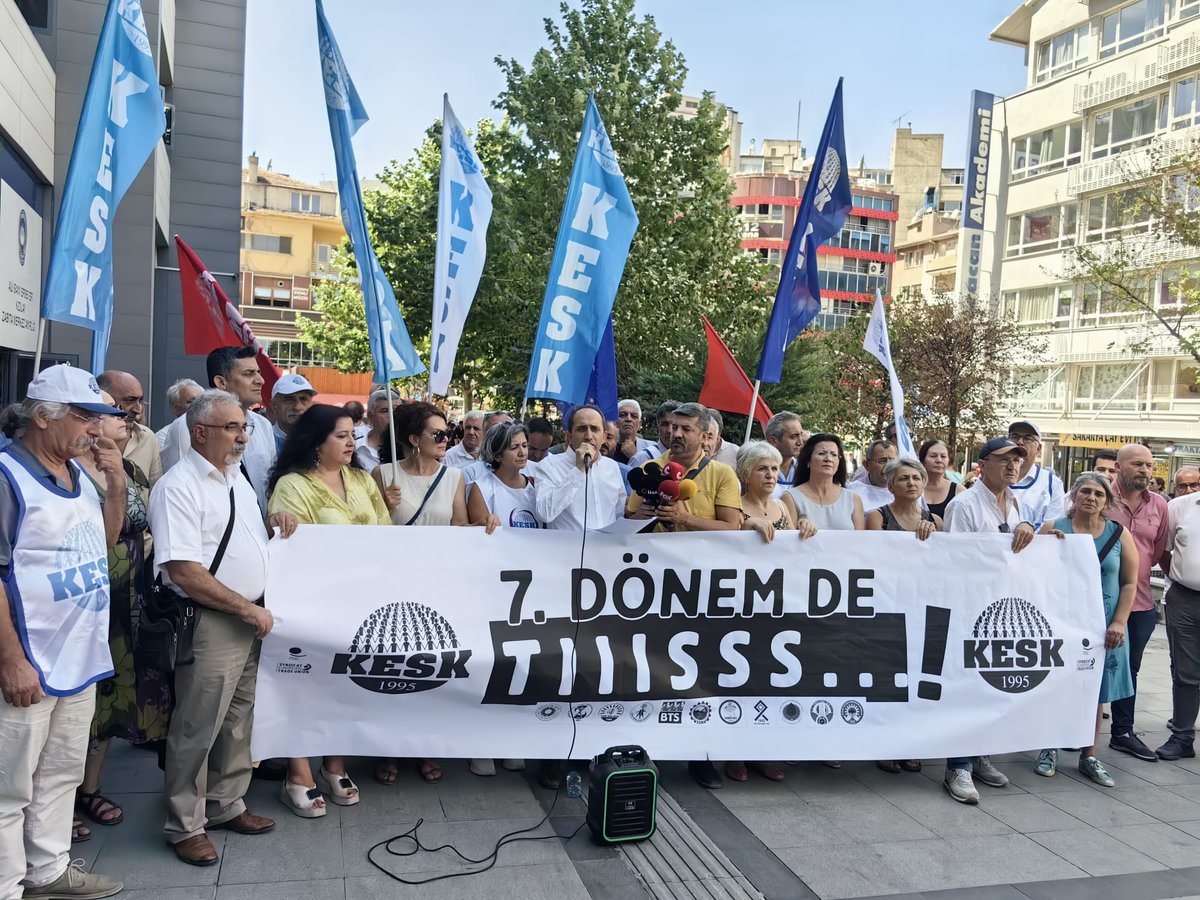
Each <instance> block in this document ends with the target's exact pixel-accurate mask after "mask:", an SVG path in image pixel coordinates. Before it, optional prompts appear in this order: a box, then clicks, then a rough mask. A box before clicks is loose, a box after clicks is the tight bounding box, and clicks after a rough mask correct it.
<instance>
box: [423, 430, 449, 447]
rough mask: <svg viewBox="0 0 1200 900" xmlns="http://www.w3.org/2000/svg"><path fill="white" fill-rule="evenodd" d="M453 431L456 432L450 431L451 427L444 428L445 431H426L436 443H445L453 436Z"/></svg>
mask: <svg viewBox="0 0 1200 900" xmlns="http://www.w3.org/2000/svg"><path fill="white" fill-rule="evenodd" d="M453 433H454V432H452V431H450V430H449V429H446V430H443V431H427V432H425V434H426V436H428V437H430V438H432V439H433V442H434V443H435V444H444V443H446V441H448V440H450V436H451V435H452V434H453Z"/></svg>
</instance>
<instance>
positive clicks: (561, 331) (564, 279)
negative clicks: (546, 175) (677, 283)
mask: <svg viewBox="0 0 1200 900" xmlns="http://www.w3.org/2000/svg"><path fill="white" fill-rule="evenodd" d="M637 226H638V217H637V213H636V212H635V211H634V209H633V201H632V200H630V199H629V191H628V189H626V187H625V178H624V177H623V176H622V175H621V167H620V165H618V163H617V157H616V155H615V154H614V153H613V149H612V144H611V143H609V140H608V133H607V132H606V131H605V130H604V123H603V122H601V121H600V113H599V112H597V111H596V103H595V101H594V99H593V98H592V97H591V96H589V97H588V105H587V114H586V115H585V116H584V117H583V130H582V131H581V132H580V133H579V146H578V147H577V148H576V150H575V165H574V167H573V168H572V169H571V182H570V184H569V185H568V186H567V199H566V202H565V203H564V204H563V211H562V218H561V219H560V220H559V223H558V241H557V243H556V244H555V245H554V261H553V262H552V263H551V264H550V280H549V281H548V282H547V284H546V295H545V297H544V298H543V300H542V317H541V320H540V321H539V322H538V330H537V337H536V339H535V341H534V344H533V356H532V358H531V359H530V361H529V380H528V382H527V383H526V385H525V396H526V397H548V398H550V399H553V400H562V401H565V402H567V403H581V402H583V400H584V398H585V397H586V396H587V392H588V382H589V381H590V380H591V376H592V366H593V364H594V363H595V362H596V354H597V352H598V351H599V349H600V342H601V340H602V339H603V337H604V329H605V327H606V326H607V324H608V320H609V316H610V315H611V313H612V308H613V301H614V300H615V299H616V296H617V288H618V287H619V286H620V284H621V275H622V273H623V272H624V271H625V260H626V258H627V257H628V256H629V245H630V243H631V242H632V241H633V234H634V232H635V231H637Z"/></svg>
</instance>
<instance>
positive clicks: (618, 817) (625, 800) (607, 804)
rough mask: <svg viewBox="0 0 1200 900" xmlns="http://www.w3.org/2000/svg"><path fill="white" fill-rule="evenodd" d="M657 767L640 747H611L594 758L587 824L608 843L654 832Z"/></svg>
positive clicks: (637, 838)
mask: <svg viewBox="0 0 1200 900" xmlns="http://www.w3.org/2000/svg"><path fill="white" fill-rule="evenodd" d="M657 809H658V769H657V768H656V767H655V765H654V763H652V762H651V761H650V758H649V757H648V756H647V755H646V751H645V750H643V749H642V748H641V747H636V746H629V747H609V748H608V749H607V750H605V751H604V752H603V753H601V754H600V755H599V756H597V757H596V758H595V759H593V760H592V774H591V780H590V782H589V784H588V814H587V824H588V828H590V829H591V831H592V834H593V836H595V838H596V840H598V841H602V842H604V843H606V844H616V843H620V842H622V841H644V840H645V839H646V838H648V837H650V835H652V834H654V828H655V816H656V814H657Z"/></svg>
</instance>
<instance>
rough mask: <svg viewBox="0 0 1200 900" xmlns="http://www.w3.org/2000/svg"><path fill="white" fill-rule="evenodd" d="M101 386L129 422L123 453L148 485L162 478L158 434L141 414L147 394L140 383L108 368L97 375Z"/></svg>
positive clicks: (126, 373)
mask: <svg viewBox="0 0 1200 900" xmlns="http://www.w3.org/2000/svg"><path fill="white" fill-rule="evenodd" d="M96 384H98V385H99V386H100V390H102V391H108V393H109V394H110V395H111V396H112V398H113V399H114V400H115V401H116V405H117V406H118V407H119V408H120V409H121V410H122V411H124V413H125V422H126V424H127V425H128V426H129V441H128V443H126V444H125V452H124V454H123V455H124V457H125V458H126V459H127V460H129V461H130V462H131V463H133V464H134V465H135V466H137V467H138V468H139V469H141V470H142V472H143V473H145V475H146V477H147V478H148V479H150V487H154V485H155V484H157V483H158V479H160V478H162V473H163V467H162V454H161V450H160V448H159V446H158V437H157V436H156V435H155V434H154V432H153V431H151V430H150V429H149V428H147V427H146V426H145V424H143V422H142V417H143V416H144V415H145V413H146V396H145V392H144V391H143V390H142V383H141V382H140V381H138V380H137V378H136V377H135V376H134V375H132V374H131V373H129V372H120V371H118V370H116V369H109V370H108V371H107V372H101V373H100V374H99V375H97V376H96Z"/></svg>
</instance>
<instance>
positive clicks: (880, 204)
mask: <svg viewBox="0 0 1200 900" xmlns="http://www.w3.org/2000/svg"><path fill="white" fill-rule="evenodd" d="M851 202H852V203H853V204H854V205H855V206H857V207H858V208H859V209H881V210H885V211H888V212H891V210H892V209H893V208H894V207H893V204H892V200H891V198H890V197H867V196H864V195H860V194H854V195H853V197H852V198H851Z"/></svg>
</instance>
